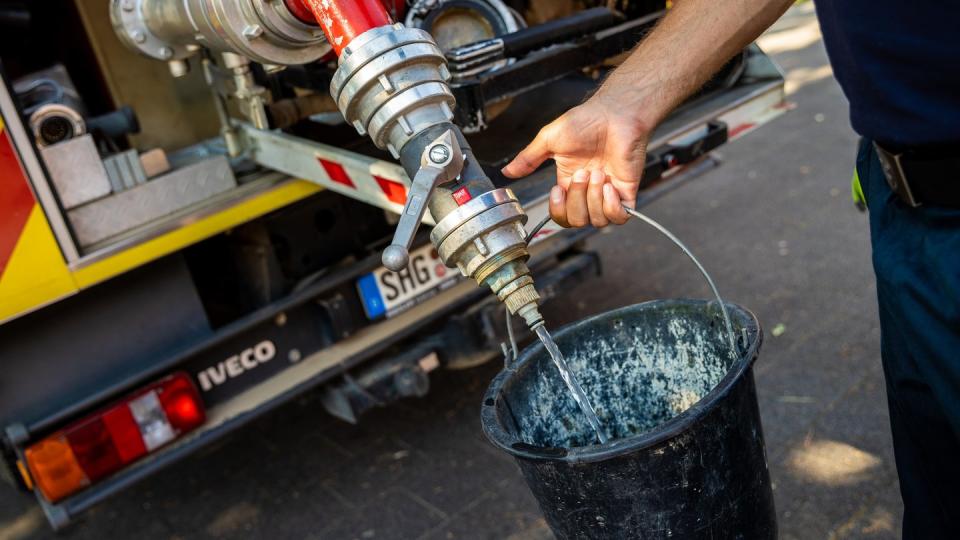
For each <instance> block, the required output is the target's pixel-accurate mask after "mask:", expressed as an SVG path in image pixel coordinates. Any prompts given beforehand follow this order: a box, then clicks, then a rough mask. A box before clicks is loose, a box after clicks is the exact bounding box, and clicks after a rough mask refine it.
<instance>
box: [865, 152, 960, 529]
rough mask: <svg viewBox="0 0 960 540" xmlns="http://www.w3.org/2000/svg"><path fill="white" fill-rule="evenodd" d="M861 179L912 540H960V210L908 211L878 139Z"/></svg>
mask: <svg viewBox="0 0 960 540" xmlns="http://www.w3.org/2000/svg"><path fill="white" fill-rule="evenodd" d="M857 172H858V174H859V176H860V183H861V185H862V187H863V190H864V195H865V196H866V199H867V206H868V207H869V209H870V234H871V238H872V242H873V266H874V270H875V271H876V274H877V297H878V301H879V306H880V330H881V335H882V337H881V355H882V358H883V370H884V374H885V376H886V383H887V384H886V388H887V401H888V405H889V408H890V427H891V428H892V431H893V448H894V453H895V455H896V461H897V472H898V474H899V477H900V492H901V494H902V495H903V504H904V522H903V537H904V538H905V539H908V540H912V539H939V538H960V210H951V209H945V208H937V207H933V206H924V207H920V208H910V207H909V206H908V205H905V204H904V203H903V202H902V201H900V199H898V198H897V196H896V195H894V194H893V192H892V191H891V190H890V188H889V187H888V186H887V184H886V180H885V178H884V175H883V171H882V170H881V168H880V162H879V161H878V160H877V156H876V152H875V151H874V149H873V145H872V144H870V143H869V142H868V141H862V142H861V144H860V151H859V154H858V156H857ZM953 180H955V181H957V182H960V178H956V179H953Z"/></svg>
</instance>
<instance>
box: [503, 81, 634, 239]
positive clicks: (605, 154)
mask: <svg viewBox="0 0 960 540" xmlns="http://www.w3.org/2000/svg"><path fill="white" fill-rule="evenodd" d="M614 101H615V100H612V99H611V98H609V97H607V96H605V95H603V94H600V93H598V94H597V95H596V96H594V97H593V98H591V99H590V100H589V101H587V102H586V103H584V104H583V105H580V106H579V107H576V108H574V109H571V110H570V111H568V112H567V113H566V114H564V115H563V116H561V117H560V118H558V119H556V120H554V121H553V122H552V123H551V124H549V125H547V126H546V127H544V128H543V129H541V130H540V133H539V134H537V137H536V138H535V139H534V140H533V142H532V143H530V145H529V146H527V147H526V148H525V149H524V150H523V151H521V152H520V154H519V155H517V157H516V158H515V159H514V160H513V161H512V162H511V163H510V164H509V165H507V166H506V167H504V169H503V174H504V175H506V176H508V177H510V178H520V177H523V176H526V175H528V174H530V173H532V172H533V171H535V170H536V169H537V167H539V166H540V165H541V164H542V163H543V162H544V161H546V160H547V159H550V158H553V160H554V161H555V162H556V165H557V185H556V186H554V187H553V189H552V190H551V191H550V215H551V216H552V217H553V220H554V221H556V222H557V224H559V225H561V226H563V227H583V226H586V225H588V224H592V225H593V226H594V227H605V226H607V225H608V224H609V223H611V222H612V223H616V224H617V225H620V224H623V223H625V222H626V221H627V218H628V216H627V213H626V212H624V211H623V208H622V207H621V204H626V205H627V206H630V207H631V208H632V207H634V205H635V204H636V202H637V187H638V186H639V185H640V175H641V174H642V173H643V166H644V163H645V160H646V153H647V139H648V136H649V128H648V126H647V125H645V123H644V122H643V121H642V120H641V119H640V118H638V117H637V116H634V115H630V114H625V113H624V111H622V110H617V107H616V103H614Z"/></svg>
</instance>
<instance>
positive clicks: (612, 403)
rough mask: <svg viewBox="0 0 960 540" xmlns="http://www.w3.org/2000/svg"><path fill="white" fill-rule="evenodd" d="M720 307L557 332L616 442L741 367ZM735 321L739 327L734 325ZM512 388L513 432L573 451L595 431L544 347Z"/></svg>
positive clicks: (676, 410) (627, 317) (686, 404)
mask: <svg viewBox="0 0 960 540" xmlns="http://www.w3.org/2000/svg"><path fill="white" fill-rule="evenodd" d="M716 311H717V310H716V309H709V310H707V309H705V306H704V305H701V306H700V307H699V308H697V309H684V308H674V309H669V310H666V311H656V312H654V311H644V312H641V313H633V314H630V313H623V314H622V315H614V316H612V317H607V318H600V319H594V320H591V321H586V322H584V323H580V324H576V325H572V326H570V327H567V328H565V329H564V330H562V331H561V332H559V333H558V334H557V336H556V341H557V344H558V345H559V347H560V350H561V351H562V352H563V353H564V354H565V355H566V358H567V361H568V363H569V364H570V367H571V370H572V371H573V372H574V374H575V376H576V377H577V379H578V380H579V381H580V384H581V385H582V386H583V389H584V391H585V393H586V395H587V397H588V398H589V400H590V403H591V404H592V405H593V406H594V408H595V409H596V412H597V416H598V417H599V418H600V421H601V423H602V425H603V427H604V428H605V430H606V432H607V433H608V434H609V435H610V438H611V441H615V440H617V439H622V438H624V437H628V436H631V435H636V434H640V433H645V432H648V431H651V430H653V429H655V428H656V427H657V426H659V425H661V424H663V423H664V422H666V421H668V420H670V419H671V418H673V417H675V416H677V415H678V414H680V413H682V412H683V411H685V410H687V409H688V408H690V407H691V406H692V405H694V404H695V403H696V402H697V401H699V400H700V399H701V398H702V397H703V396H705V395H706V394H707V393H709V392H710V390H712V389H713V388H714V387H715V386H716V385H717V384H718V383H719V382H720V381H721V379H723V377H724V375H725V374H726V373H727V371H728V370H729V369H730V367H731V366H732V365H733V364H734V361H735V358H734V355H733V353H732V351H731V350H730V348H729V341H728V340H727V338H726V335H725V329H724V326H723V322H722V319H721V318H720V316H719V315H718V314H716V313H715V312H716ZM735 326H736V325H735ZM526 352H527V354H524V355H522V356H524V357H525V356H527V355H528V354H529V355H531V357H530V358H529V360H528V361H527V362H525V363H524V365H522V366H521V367H520V368H519V372H518V373H517V374H516V375H517V376H516V377H514V379H513V381H512V383H511V384H509V385H508V386H507V387H506V388H505V389H504V390H505V395H504V397H505V398H506V399H505V403H506V405H507V407H506V408H507V412H508V413H509V416H510V417H511V418H510V420H511V421H510V422H508V423H511V424H513V426H512V427H513V428H514V429H515V430H516V431H515V432H514V435H515V436H517V437H518V438H519V439H520V440H521V441H523V442H525V443H527V444H530V445H534V446H538V447H554V448H573V447H578V446H585V445H589V444H594V443H595V441H596V436H595V435H594V432H593V430H592V429H591V428H590V426H589V424H587V422H586V420H585V419H584V417H583V415H582V414H581V412H580V410H579V408H578V407H577V405H576V403H575V402H574V401H573V399H571V397H570V395H569V393H568V392H567V389H566V388H565V386H564V384H563V381H562V380H561V379H560V377H559V375H558V374H557V370H556V368H555V367H554V366H553V365H552V363H551V361H550V359H549V356H548V355H547V354H546V352H545V351H544V349H543V347H542V346H539V345H534V346H532V347H531V349H530V350H528V351H526Z"/></svg>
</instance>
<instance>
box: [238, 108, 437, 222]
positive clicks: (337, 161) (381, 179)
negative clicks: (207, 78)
mask: <svg viewBox="0 0 960 540" xmlns="http://www.w3.org/2000/svg"><path fill="white" fill-rule="evenodd" d="M243 129H244V131H245V136H246V137H248V138H249V139H251V140H252V141H253V142H254V144H252V145H251V147H252V148H253V150H252V152H251V153H252V156H251V157H252V158H253V159H254V160H255V161H256V162H257V163H259V164H260V165H263V166H264V167H268V168H270V169H274V170H277V171H280V172H283V173H286V174H289V175H290V176H294V177H297V178H302V179H304V180H307V181H309V182H313V183H315V184H319V185H321V186H323V187H325V188H327V189H330V190H333V191H336V192H337V193H341V194H343V195H346V196H347V197H351V198H353V199H357V200H360V201H363V202H365V203H367V204H372V205H374V206H378V207H380V208H383V209H384V210H390V211H391V212H395V213H398V214H399V213H400V212H401V211H403V205H404V203H406V200H407V189H408V187H409V186H410V179H409V178H408V177H407V174H406V172H405V171H404V170H403V167H401V166H400V165H399V164H397V163H393V162H390V161H384V160H381V159H376V158H372V157H369V156H366V155H363V154H359V153H356V152H351V151H349V150H345V149H343V148H338V147H336V146H330V145H326V144H320V143H315V142H311V141H308V140H305V139H300V138H298V137H292V136H290V135H286V134H284V133H279V132H269V131H259V130H256V129H254V128H252V127H249V126H244V127H243ZM424 221H427V222H430V220H429V218H428V219H425V220H424Z"/></svg>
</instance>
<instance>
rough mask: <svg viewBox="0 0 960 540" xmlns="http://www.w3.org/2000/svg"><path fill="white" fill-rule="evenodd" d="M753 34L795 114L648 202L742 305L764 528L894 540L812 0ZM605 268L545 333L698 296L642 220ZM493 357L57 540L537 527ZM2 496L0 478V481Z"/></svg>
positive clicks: (503, 531) (185, 465)
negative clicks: (488, 396) (770, 508)
mask: <svg viewBox="0 0 960 540" xmlns="http://www.w3.org/2000/svg"><path fill="white" fill-rule="evenodd" d="M763 45H764V46H765V47H766V48H767V50H768V51H769V52H771V53H773V54H774V56H775V58H776V59H777V61H778V62H779V64H780V65H781V66H782V67H783V68H784V70H785V72H786V73H787V76H788V80H789V82H788V91H789V93H790V95H789V99H790V100H791V101H792V102H794V103H795V104H796V108H795V109H794V110H793V111H791V112H789V113H788V114H786V115H785V116H783V117H781V118H779V119H777V120H775V121H773V122H772V123H771V124H768V125H767V126H765V127H763V128H761V129H760V130H759V131H756V132H754V133H752V134H750V135H748V136H746V137H745V138H743V139H741V140H739V141H737V142H734V143H732V144H729V145H728V146H726V147H724V149H723V151H722V154H723V155H722V157H723V159H724V161H725V163H724V164H723V165H722V166H721V167H720V168H718V169H716V170H714V171H711V172H710V173H708V174H706V175H705V176H703V177H702V178H700V179H698V180H696V181H694V182H692V183H690V184H688V185H687V186H685V187H683V188H682V189H679V190H677V191H675V192H673V193H671V194H669V195H668V196H667V197H665V198H664V199H661V200H660V201H658V202H656V203H654V204H653V205H652V206H650V207H648V208H647V210H648V212H649V213H650V214H651V215H652V216H653V217H654V218H655V219H658V220H660V221H661V222H662V223H664V224H665V225H666V226H667V227H669V228H670V229H672V230H673V231H674V232H675V233H676V234H677V235H678V236H679V237H680V238H682V239H683V240H684V241H685V242H686V243H687V244H688V245H689V246H690V247H691V248H692V249H693V250H694V251H695V252H696V253H697V254H698V256H699V257H700V259H701V260H702V261H703V263H704V265H705V266H706V267H707V268H708V269H709V270H710V271H711V272H712V274H713V275H714V278H715V280H716V281H717V285H718V287H719V288H720V290H721V292H723V293H724V294H725V296H726V297H728V298H729V299H730V300H733V301H735V302H738V303H740V304H743V305H745V306H747V307H749V308H750V309H752V310H754V311H755V312H756V313H757V314H758V315H759V317H760V320H761V321H762V323H763V325H764V327H765V330H766V336H767V339H766V341H765V343H764V345H763V350H762V353H761V356H760V360H759V362H758V363H757V366H756V380H757V386H758V389H759V393H760V408H761V412H762V414H763V427H764V431H765V434H766V442H767V452H768V457H769V462H770V468H771V471H772V474H773V481H774V483H775V494H776V504H777V513H778V517H779V526H780V531H781V536H782V537H783V538H786V539H790V538H804V539H806V538H816V539H820V538H828V537H835V538H896V537H898V536H899V534H898V531H899V528H900V519H901V518H900V515H901V509H900V504H901V503H900V496H899V491H898V487H897V480H896V472H895V469H894V463H893V456H892V450H891V443H890V434H889V429H888V420H887V416H886V402H885V397H884V391H883V378H882V373H881V368H880V360H879V329H878V322H877V314H876V301H875V298H874V294H875V292H874V280H873V274H872V270H871V267H870V256H869V236H868V231H867V220H866V217H865V216H864V215H862V214H860V213H858V212H857V211H856V210H855V209H854V208H853V207H852V205H851V203H850V196H849V179H850V174H851V170H852V169H851V168H852V164H853V158H854V151H855V148H854V147H855V143H856V136H855V135H854V134H853V133H852V131H851V130H850V128H849V125H848V123H847V104H846V101H845V99H844V97H843V94H842V93H841V91H840V89H839V87H838V86H837V84H836V83H835V82H834V80H833V79H832V77H831V72H830V69H829V66H828V64H827V59H826V56H825V54H824V50H823V47H822V44H821V42H820V39H819V31H818V29H817V26H816V23H815V20H814V18H813V14H812V10H811V9H810V4H809V3H808V4H805V5H802V6H801V7H800V8H798V9H795V10H794V12H792V13H791V14H790V15H789V16H788V17H787V19H785V20H783V21H781V22H780V23H779V24H778V26H777V27H775V29H774V31H772V32H770V33H768V35H767V36H765V38H764V41H763ZM592 247H593V248H594V249H596V250H598V251H599V252H600V253H601V254H602V256H603V261H604V268H605V274H604V275H603V276H602V277H601V278H598V279H597V280H595V281H592V282H590V283H589V284H587V285H584V286H581V287H579V288H578V289H577V290H574V291H572V293H571V294H570V295H569V298H570V299H571V302H572V303H573V305H572V306H568V307H567V308H565V309H553V310H551V311H550V312H548V313H547V317H548V320H550V321H554V324H560V323H561V322H569V321H573V320H576V319H578V318H581V317H583V316H585V315H589V314H591V313H596V312H599V311H604V310H607V309H610V308H614V307H618V306H621V305H624V304H627V303H633V302H639V301H643V300H648V299H655V298H667V297H676V296H697V297H707V296H709V291H708V289H707V288H706V286H705V285H704V284H703V283H702V280H701V278H700V277H699V276H698V274H697V272H696V271H695V269H694V268H693V267H692V266H691V265H690V263H689V262H688V261H687V260H686V259H685V258H684V257H683V256H682V255H681V254H680V253H679V252H678V251H677V250H676V249H675V248H674V247H673V246H672V245H670V244H668V243H667V242H666V241H665V240H663V239H661V238H660V237H658V235H657V234H656V233H654V232H653V231H652V230H651V229H649V228H645V227H643V226H640V225H638V224H628V225H627V226H624V227H622V228H619V229H615V230H613V229H611V230H609V232H607V233H605V234H602V235H598V236H596V237H595V238H594V240H593V241H592ZM497 364H498V362H491V363H490V364H488V365H486V366H483V367H480V368H476V369H473V370H470V371H465V372H447V373H438V374H436V375H435V376H434V377H433V391H432V393H431V394H430V395H429V396H428V397H426V398H424V399H420V400H408V401H405V402H403V403H401V404H399V405H397V406H393V407H390V408H387V409H382V410H378V411H375V412H373V413H371V414H369V415H367V416H365V417H363V419H362V423H361V424H360V425H359V426H349V425H346V424H343V423H341V422H338V421H336V420H333V419H331V418H330V417H328V416H327V415H326V414H325V413H324V412H322V409H321V407H320V405H319V403H317V401H316V400H315V399H314V400H310V399H305V400H302V401H301V402H299V403H295V404H292V405H290V406H287V407H284V408H283V409H281V410H279V411H277V412H276V413H274V414H271V415H270V416H269V417H267V418H265V419H262V420H261V421H258V422H256V423H255V424H254V425H252V426H249V427H247V428H245V429H243V430H242V431H241V432H239V433H237V434H236V435H235V436H232V437H229V438H228V440H227V441H225V442H224V443H222V444H221V445H220V446H217V447H214V448H210V449H208V450H206V451H205V452H203V453H202V454H200V455H195V456H192V457H190V458H189V459H187V460H185V461H184V462H182V463H180V464H178V465H177V466H175V467H172V468H170V469H168V470H166V471H165V472H163V473H162V474H160V475H158V476H155V477H153V478H151V479H149V480H147V481H145V482H143V483H141V484H139V485H138V486H137V487H135V488H134V489H131V490H129V491H127V492H125V493H124V494H123V495H121V496H119V497H117V498H114V499H112V500H110V501H108V502H107V503H105V504H103V505H101V506H99V507H97V508H95V509H94V510H93V511H91V512H90V513H89V514H88V515H87V516H86V518H85V519H83V520H82V521H81V522H80V523H78V524H77V525H76V526H73V527H72V528H70V529H69V530H67V531H65V532H64V533H63V534H62V535H60V536H62V537H63V538H77V539H80V538H95V539H102V538H138V539H153V538H206V537H214V538H324V539H334V540H340V539H347V540H349V539H352V538H358V539H416V538H425V539H426V538H429V539H448V538H450V539H452V538H468V539H482V538H490V539H501V538H512V539H537V538H550V533H549V531H548V529H547V528H546V525H545V524H544V522H543V519H542V517H541V516H540V514H539V512H538V510H537V507H536V503H535V502H534V500H533V498H532V497H531V496H530V495H529V493H528V491H527V488H526V486H525V484H524V483H523V480H522V478H521V477H520V474H519V472H518V470H517V468H516V467H515V466H514V464H513V463H512V461H511V460H510V459H508V458H507V457H505V456H503V455H501V454H500V453H499V452H497V451H495V450H494V449H493V448H492V447H491V446H489V445H488V444H487V443H486V441H485V440H484V439H483V435H482V434H481V432H480V425H479V418H478V416H479V415H478V406H479V403H480V396H481V394H482V392H483V390H484V388H485V387H486V385H487V383H488V382H489V380H490V379H491V378H492V377H493V375H494V374H495V373H496V371H497V369H498V365H497ZM4 488H5V486H4ZM49 536H52V533H50V532H49V529H48V528H47V525H46V522H45V520H44V518H43V516H42V514H41V512H40V511H39V509H38V508H37V507H36V506H35V505H34V504H33V503H32V501H31V500H30V498H29V497H24V496H22V495H20V494H17V493H14V492H12V491H11V490H8V489H3V490H0V538H40V537H49Z"/></svg>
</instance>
